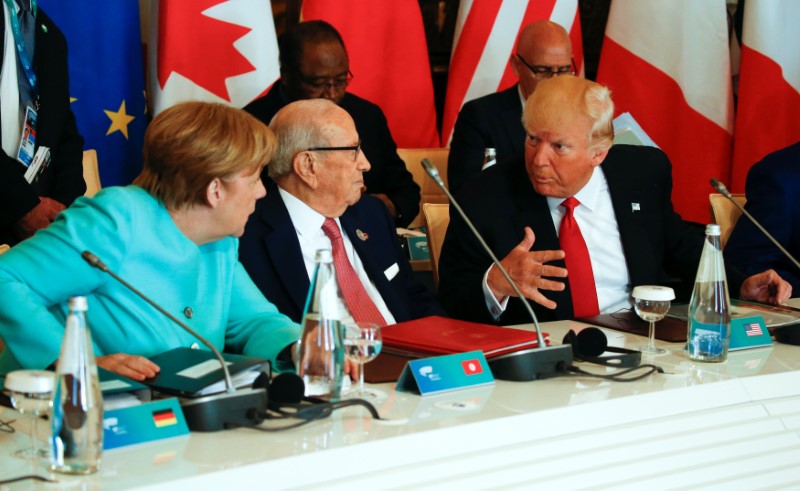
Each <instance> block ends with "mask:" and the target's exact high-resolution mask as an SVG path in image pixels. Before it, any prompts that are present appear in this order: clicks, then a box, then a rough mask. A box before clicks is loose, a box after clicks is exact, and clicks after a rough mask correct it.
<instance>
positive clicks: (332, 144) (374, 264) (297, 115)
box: [239, 99, 446, 325]
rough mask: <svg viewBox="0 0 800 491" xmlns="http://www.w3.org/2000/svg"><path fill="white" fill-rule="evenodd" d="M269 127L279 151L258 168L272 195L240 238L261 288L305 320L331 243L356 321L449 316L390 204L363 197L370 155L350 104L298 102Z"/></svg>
mask: <svg viewBox="0 0 800 491" xmlns="http://www.w3.org/2000/svg"><path fill="white" fill-rule="evenodd" d="M270 128H271V129H272V130H273V132H274V133H275V135H276V137H277V139H278V150H277V151H276V153H275V155H274V156H273V158H272V160H271V161H270V164H269V177H268V178H267V177H266V176H262V179H263V180H264V185H265V187H266V189H267V196H266V197H265V198H263V199H261V200H259V201H258V203H257V204H256V210H255V212H254V213H253V215H252V216H251V217H250V220H249V221H248V223H247V226H246V227H245V232H244V236H243V237H242V238H241V240H240V242H239V260H240V261H241V263H242V264H243V265H244V267H245V269H246V270H247V272H248V273H249V274H250V276H251V278H252V279H253V281H254V282H255V284H256V286H258V288H259V289H260V290H261V291H262V292H263V293H264V296H266V297H267V299H269V301H270V302H272V303H274V304H275V306H276V307H278V310H280V311H281V313H283V314H285V315H287V316H289V317H290V318H291V319H292V320H294V321H296V322H300V319H301V317H302V315H303V309H304V307H305V303H306V299H307V296H308V289H309V285H310V278H311V275H312V274H313V272H314V266H315V263H314V257H315V254H316V251H317V250H319V249H331V250H332V252H333V259H334V265H335V267H336V274H337V278H338V280H339V284H340V286H341V289H342V293H343V296H344V299H345V303H346V304H347V307H348V309H349V310H350V312H351V313H352V314H353V316H354V317H355V318H356V320H359V321H360V320H368V321H372V322H377V323H379V324H380V325H388V324H394V323H395V322H402V321H406V320H410V319H417V318H420V317H425V316H428V315H446V314H445V312H444V310H443V309H442V307H441V306H440V304H439V302H438V301H437V300H436V298H435V297H434V296H433V295H432V294H430V293H429V292H428V291H427V290H426V288H425V287H424V286H423V285H422V284H420V283H419V282H417V281H416V280H415V279H414V277H413V274H412V271H411V266H410V264H409V262H408V259H407V258H406V256H405V254H404V253H403V251H402V249H401V248H400V243H399V239H398V237H397V234H396V233H395V230H394V224H393V222H392V219H391V217H390V216H389V214H388V212H387V210H386V207H384V206H383V205H381V203H380V202H379V201H378V200H377V199H375V198H374V197H372V196H370V195H363V196H362V188H363V185H364V178H365V176H366V175H368V171H369V170H370V162H369V160H368V159H367V155H366V154H365V153H364V152H363V151H362V146H361V140H360V139H359V133H358V131H356V126H355V124H354V123H353V119H352V118H351V117H350V115H349V114H348V113H347V111H345V110H344V109H342V108H341V107H339V106H337V105H336V104H334V103H332V102H330V101H327V100H324V99H314V100H303V101H296V102H292V103H290V104H288V105H287V106H285V107H283V108H282V109H281V110H280V111H278V113H277V114H276V115H275V117H274V118H273V119H272V122H271V123H270Z"/></svg>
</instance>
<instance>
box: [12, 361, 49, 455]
mask: <svg viewBox="0 0 800 491" xmlns="http://www.w3.org/2000/svg"><path fill="white" fill-rule="evenodd" d="M54 380H55V378H54V374H53V372H48V371H44V370H16V371H13V372H11V373H9V374H8V375H7V376H6V382H5V387H6V390H7V391H8V393H9V397H10V398H11V405H12V406H14V409H16V410H17V411H19V413H20V414H22V415H23V416H28V417H30V420H31V428H30V447H27V448H21V449H18V450H16V451H14V453H13V454H12V455H14V456H15V457H19V458H24V459H30V460H33V461H34V462H36V461H38V460H39V459H40V458H48V457H49V452H48V449H47V447H46V446H45V447H43V448H41V449H40V448H39V446H38V443H39V440H38V438H37V437H36V431H37V426H38V422H39V418H40V417H41V416H44V415H46V414H49V413H50V410H51V408H52V407H53V406H52V404H53V403H52V397H53V385H54Z"/></svg>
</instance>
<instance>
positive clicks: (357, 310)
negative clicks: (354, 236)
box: [322, 218, 386, 326]
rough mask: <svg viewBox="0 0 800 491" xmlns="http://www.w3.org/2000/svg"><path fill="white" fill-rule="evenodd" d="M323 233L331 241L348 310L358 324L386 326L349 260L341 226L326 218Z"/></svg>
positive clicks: (334, 264)
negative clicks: (369, 323) (372, 323)
mask: <svg viewBox="0 0 800 491" xmlns="http://www.w3.org/2000/svg"><path fill="white" fill-rule="evenodd" d="M322 231H323V232H325V235H327V236H328V238H329V239H331V246H332V247H333V266H334V267H335V268H336V280H337V281H338V282H339V288H341V289H342V295H344V301H345V303H347V308H348V309H349V310H350V313H351V314H353V319H355V321H356V322H374V323H376V324H378V326H385V325H386V320H385V319H384V318H383V316H382V315H381V313H380V311H379V310H378V307H376V306H375V302H373V301H372V299H371V298H369V295H368V294H367V290H366V289H364V285H363V283H361V279H360V278H359V277H358V274H356V271H355V270H354V269H353V265H352V264H350V260H348V259H347V252H345V250H344V241H343V240H342V233H341V232H340V231H339V225H337V224H336V221H335V220H333V219H332V218H326V219H325V222H324V223H323V224H322Z"/></svg>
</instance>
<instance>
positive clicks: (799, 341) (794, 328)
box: [711, 178, 800, 345]
mask: <svg viewBox="0 0 800 491" xmlns="http://www.w3.org/2000/svg"><path fill="white" fill-rule="evenodd" d="M711 187H713V188H714V189H715V190H717V192H718V193H719V194H721V195H723V196H725V197H726V198H728V200H730V202H731V203H733V204H734V205H736V207H737V208H739V211H741V212H742V214H743V215H744V216H746V217H747V218H748V220H750V221H751V222H753V225H755V226H756V227H757V228H758V229H759V230H760V231H761V233H763V234H764V235H765V236H766V237H767V238H768V239H769V240H770V241H772V243H773V244H775V247H777V248H778V249H779V250H780V251H781V252H782V253H783V255H784V256H786V258H787V259H789V261H791V262H792V264H794V265H795V267H796V268H797V269H798V270H800V262H797V259H795V258H794V256H792V255H791V253H789V251H787V250H786V248H784V247H783V246H782V245H781V244H780V242H778V241H777V239H775V237H774V236H773V235H772V234H771V233H769V232H767V229H765V228H764V227H762V226H761V224H760V223H758V220H756V219H755V217H754V216H753V215H751V214H750V212H748V211H747V210H745V209H744V207H743V206H742V205H741V204H739V202H738V201H736V200H735V199H733V196H731V193H730V191H728V188H727V187H725V185H724V184H722V182H720V180H719V179H717V178H712V179H711ZM772 333H773V334H774V335H775V340H776V341H779V342H781V343H786V344H793V345H800V325H798V324H792V325H788V326H783V327H779V328H777V329H774V330H773V332H772Z"/></svg>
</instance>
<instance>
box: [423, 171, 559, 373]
mask: <svg viewBox="0 0 800 491" xmlns="http://www.w3.org/2000/svg"><path fill="white" fill-rule="evenodd" d="M422 168H423V169H425V172H426V173H427V174H428V176H429V177H430V178H431V179H433V181H434V182H435V183H436V184H437V185H438V186H439V187H440V188H442V191H444V193H445V194H446V195H447V199H449V200H450V203H451V204H452V205H453V206H454V207H455V209H456V210H457V211H458V214H459V215H460V216H461V218H462V219H463V220H464V222H465V223H466V224H467V226H468V227H469V229H470V230H471V231H472V233H473V235H475V238H477V239H478V242H480V244H481V246H482V247H483V249H484V250H485V251H486V252H487V253H488V254H489V257H491V258H492V262H493V263H494V265H495V266H496V267H497V269H498V270H499V271H500V272H501V273H502V274H503V276H504V277H505V279H506V281H508V284H509V285H511V288H512V289H513V290H514V293H516V294H517V296H518V297H519V299H520V300H521V301H522V304H523V305H524V306H525V309H526V310H527V311H528V315H530V317H531V320H532V321H533V325H534V327H535V328H536V338H537V340H538V342H539V346H538V347H536V348H532V349H527V350H523V351H516V352H514V353H509V354H506V355H502V356H498V357H496V358H492V359H491V360H488V362H489V367H490V368H491V369H492V373H493V374H494V376H495V377H497V378H499V379H501V380H536V379H539V378H543V377H546V376H552V375H557V374H562V373H566V372H567V368H568V367H569V366H570V365H571V364H572V346H570V345H568V344H560V345H556V346H547V344H546V343H545V340H544V336H542V330H541V329H540V328H539V320H538V318H537V317H536V313H535V312H534V311H533V309H532V308H531V306H530V304H529V303H528V300H527V299H526V298H525V296H524V295H523V294H522V292H521V291H520V290H519V287H518V286H517V284H516V283H515V282H514V280H512V279H511V276H509V274H508V272H507V271H506V270H505V268H504V267H503V265H502V264H500V261H499V260H498V259H497V257H496V256H495V255H494V253H493V252H492V250H491V248H489V246H488V244H486V241H485V240H483V237H481V234H480V233H479V232H478V230H477V229H476V228H475V226H474V225H473V224H472V221H471V220H470V219H469V218H468V217H467V215H466V213H464V210H462V209H461V206H459V204H458V202H457V201H456V199H455V198H454V197H453V195H452V194H450V191H449V190H448V189H447V187H446V186H445V184H444V182H443V181H442V178H441V177H440V176H439V171H438V170H437V169H436V166H435V165H433V164H432V163H431V161H430V160H428V159H422Z"/></svg>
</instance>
